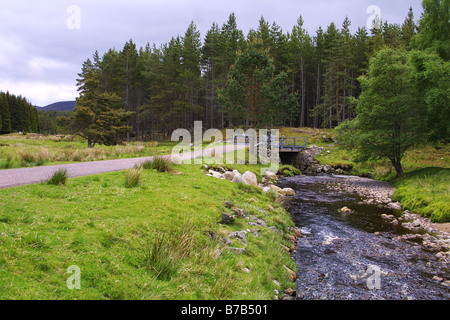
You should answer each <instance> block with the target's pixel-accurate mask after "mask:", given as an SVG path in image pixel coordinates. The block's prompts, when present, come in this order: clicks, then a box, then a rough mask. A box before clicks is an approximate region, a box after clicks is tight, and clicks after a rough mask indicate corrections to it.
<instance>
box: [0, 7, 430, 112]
mask: <svg viewBox="0 0 450 320" xmlns="http://www.w3.org/2000/svg"><path fill="white" fill-rule="evenodd" d="M371 6H378V8H379V10H380V12H381V18H382V20H383V21H388V22H390V23H399V24H401V23H403V21H404V19H405V17H406V15H407V13H408V10H409V7H412V8H413V10H414V14H415V19H416V21H417V20H418V19H419V18H420V16H421V14H422V6H421V0H314V1H313V0H277V1H273V0H272V1H269V0H222V1H216V0H108V1H106V0H91V1H87V0H78V1H77V0H69V1H66V0H34V1H30V0H14V1H11V0H0V91H4V92H6V91H9V92H10V93H13V94H16V95H19V94H20V95H22V96H24V97H26V98H28V99H29V100H30V101H31V103H33V104H35V105H37V106H45V105H48V104H51V103H53V102H58V101H67V100H75V98H76V97H77V96H78V92H77V90H76V89H77V88H76V79H77V74H78V73H79V72H80V70H81V65H82V63H83V61H85V60H86V59H87V58H90V57H92V54H93V53H94V52H95V50H98V51H99V52H100V54H103V53H104V52H106V51H107V50H108V49H109V48H116V49H118V50H120V49H122V47H123V45H124V44H125V42H126V41H128V40H129V39H133V41H134V42H135V43H137V45H138V46H145V44H146V43H151V44H153V43H156V44H157V45H160V44H163V43H166V42H168V41H169V40H170V39H171V37H172V36H177V35H183V34H184V32H185V30H186V28H187V27H188V25H189V23H190V22H191V21H192V20H193V21H194V22H195V24H196V25H197V27H198V29H199V30H200V32H201V35H202V38H203V37H204V35H205V33H206V32H207V30H208V29H209V28H210V27H211V25H212V23H213V22H216V23H218V24H219V26H222V24H223V23H224V22H226V21H227V20H228V16H229V14H230V13H232V12H234V13H235V15H236V18H237V22H238V27H239V28H240V29H242V30H243V31H244V34H245V35H246V34H247V32H248V31H249V30H250V29H251V28H253V29H256V28H257V27H258V21H259V19H260V18H261V16H264V18H265V19H266V20H268V21H269V22H270V23H272V22H274V21H275V22H276V23H277V24H278V25H280V26H281V27H282V28H283V31H284V32H287V31H291V29H292V27H293V26H294V25H295V24H296V21H297V18H298V17H299V16H300V15H302V16H303V19H304V21H305V24H304V27H305V28H306V29H307V30H308V31H309V33H310V34H311V35H314V34H315V31H316V30H317V29H318V27H319V26H322V28H323V29H326V28H327V26H328V25H329V24H330V23H331V22H335V23H336V24H337V25H338V26H339V27H340V26H341V24H342V21H343V20H344V18H345V16H346V15H347V16H348V17H349V18H350V20H351V22H352V26H351V30H352V31H355V30H356V29H357V28H358V27H362V26H366V24H367V21H368V20H370V17H371V16H372V15H373V14H374V12H375V11H374V9H373V7H371Z"/></svg>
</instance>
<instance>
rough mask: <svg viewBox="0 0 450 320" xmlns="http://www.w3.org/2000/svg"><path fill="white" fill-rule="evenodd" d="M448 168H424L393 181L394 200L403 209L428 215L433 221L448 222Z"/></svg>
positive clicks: (449, 186)
mask: <svg viewBox="0 0 450 320" xmlns="http://www.w3.org/2000/svg"><path fill="white" fill-rule="evenodd" d="M449 181H450V169H449V168H433V167H432V168H425V169H418V170H414V171H411V172H408V173H407V174H406V177H404V178H402V179H397V180H396V181H394V186H395V187H396V188H397V190H396V191H395V194H394V200H395V201H400V202H401V204H402V206H403V207H404V208H405V209H408V210H411V211H414V212H417V213H419V214H421V215H423V216H426V217H430V218H431V220H432V221H434V222H443V223H444V222H450V184H449Z"/></svg>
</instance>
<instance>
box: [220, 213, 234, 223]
mask: <svg viewBox="0 0 450 320" xmlns="http://www.w3.org/2000/svg"><path fill="white" fill-rule="evenodd" d="M235 219H236V217H235V216H234V215H231V214H228V213H226V212H223V213H222V220H221V221H220V223H223V224H230V223H232V222H233V221H234V220H235Z"/></svg>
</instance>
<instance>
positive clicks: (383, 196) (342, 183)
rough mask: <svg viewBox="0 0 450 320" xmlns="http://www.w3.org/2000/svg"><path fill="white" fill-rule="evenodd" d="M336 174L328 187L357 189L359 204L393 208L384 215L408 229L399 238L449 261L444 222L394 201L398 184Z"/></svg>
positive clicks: (345, 189) (388, 220)
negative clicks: (404, 207)
mask: <svg viewBox="0 0 450 320" xmlns="http://www.w3.org/2000/svg"><path fill="white" fill-rule="evenodd" d="M335 177H339V178H340V179H332V180H331V179H330V182H328V183H327V188H328V189H329V190H334V191H342V192H350V193H356V194H358V195H359V196H360V197H361V202H360V204H368V205H377V206H379V207H380V208H382V207H384V208H387V209H391V210H392V211H393V214H383V215H382V217H383V219H385V220H386V221H387V222H389V223H390V224H392V225H393V226H395V227H398V228H399V229H405V230H406V231H405V234H403V235H399V236H398V239H403V240H406V241H411V242H414V243H417V244H418V245H421V246H422V247H423V249H424V250H426V251H429V252H434V253H436V257H438V258H439V260H442V261H443V262H446V263H448V262H449V261H450V234H449V233H448V232H446V231H444V230H445V226H444V228H440V227H439V226H438V224H435V223H433V222H432V221H431V220H430V219H428V218H424V217H421V216H419V215H417V214H414V213H411V212H410V211H409V210H403V209H402V207H401V204H400V203H399V202H393V201H392V195H393V193H394V191H395V188H394V187H392V186H391V185H390V184H389V183H388V182H383V181H376V180H372V179H368V178H361V177H353V176H335ZM350 209H351V208H350Z"/></svg>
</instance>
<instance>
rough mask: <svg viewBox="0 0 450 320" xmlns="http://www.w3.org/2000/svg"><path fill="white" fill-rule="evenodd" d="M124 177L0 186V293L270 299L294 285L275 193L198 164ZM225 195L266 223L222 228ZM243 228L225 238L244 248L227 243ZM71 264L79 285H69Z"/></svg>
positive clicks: (285, 223)
mask: <svg viewBox="0 0 450 320" xmlns="http://www.w3.org/2000/svg"><path fill="white" fill-rule="evenodd" d="M236 167H238V166H236ZM238 169H239V170H240V171H241V172H242V170H243V169H246V170H251V171H254V172H259V170H260V166H257V165H253V166H244V165H240V166H239V168H238ZM126 181H127V172H115V173H108V174H101V175H96V176H89V177H83V178H76V179H69V180H68V181H67V182H66V184H65V185H60V186H53V185H48V184H44V183H43V184H38V185H31V186H26V187H20V188H13V189H7V190H0V199H1V201H0V299H273V298H274V295H275V293H274V290H275V289H277V290H279V292H280V295H281V294H282V293H283V290H284V289H287V288H289V287H295V284H294V283H292V282H291V280H290V279H289V273H288V272H287V270H286V268H285V267H284V266H288V267H289V268H291V269H294V270H295V263H294V261H293V260H292V259H291V258H290V255H289V253H288V252H287V251H286V249H285V247H290V246H291V242H290V238H289V235H288V227H290V226H292V225H293V223H292V221H291V219H290V216H289V214H288V213H287V212H286V211H285V210H284V209H283V208H282V207H281V206H280V205H279V204H278V203H277V202H274V201H273V198H270V197H269V196H267V195H265V194H262V193H260V192H259V191H256V190H255V189H254V188H253V189H252V188H242V187H241V186H240V185H238V184H234V183H231V182H229V181H224V180H219V179H215V178H212V177H209V176H206V175H205V174H204V172H203V171H202V170H201V169H200V165H180V166H176V167H175V168H174V172H173V173H167V172H163V173H158V172H157V170H155V169H144V170H142V172H141V177H140V179H139V181H138V182H137V183H136V184H133V185H131V186H127V185H126ZM224 200H229V201H231V202H232V203H233V205H234V206H236V207H239V208H242V209H244V210H245V212H246V213H247V216H250V217H253V216H254V217H255V219H256V218H258V219H262V220H264V221H265V222H266V223H267V227H264V226H257V227H255V226H252V225H249V221H252V220H246V219H241V218H239V219H236V220H235V221H234V222H233V223H232V224H231V225H224V224H221V223H220V219H221V214H222V212H224V211H226V212H230V209H228V208H226V207H225V206H224ZM270 226H275V227H276V228H277V229H278V230H280V231H282V232H275V231H273V230H271V229H269V228H268V227H270ZM245 229H260V232H259V236H257V235H254V234H252V233H247V235H246V241H247V242H246V243H242V242H240V241H239V240H237V239H232V243H231V246H232V247H237V248H245V250H246V252H245V254H242V253H238V252H234V251H232V250H229V249H227V246H229V244H224V242H223V236H224V235H226V234H227V232H230V231H240V230H245ZM283 246H285V247H283ZM73 265H75V266H78V267H79V268H80V270H81V289H80V290H69V289H68V288H67V284H66V280H67V279H68V278H69V277H70V276H71V274H68V273H67V269H68V268H69V267H70V266H73ZM273 280H276V281H278V282H279V284H280V287H278V286H277V285H276V284H275V283H274V282H273Z"/></svg>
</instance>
